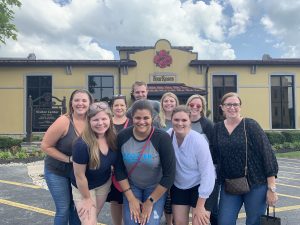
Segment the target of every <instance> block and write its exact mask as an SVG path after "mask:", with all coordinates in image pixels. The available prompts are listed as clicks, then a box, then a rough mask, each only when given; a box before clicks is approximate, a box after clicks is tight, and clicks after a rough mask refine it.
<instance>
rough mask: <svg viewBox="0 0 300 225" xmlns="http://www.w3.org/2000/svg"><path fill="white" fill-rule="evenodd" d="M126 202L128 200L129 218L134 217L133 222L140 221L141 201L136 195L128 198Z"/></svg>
mask: <svg viewBox="0 0 300 225" xmlns="http://www.w3.org/2000/svg"><path fill="white" fill-rule="evenodd" d="M128 202H129V209H130V218H131V220H132V219H134V222H135V223H141V222H140V214H141V204H142V203H141V202H140V201H139V200H138V199H137V198H136V197H133V198H132V199H130V200H128Z"/></svg>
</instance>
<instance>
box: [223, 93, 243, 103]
mask: <svg viewBox="0 0 300 225" xmlns="http://www.w3.org/2000/svg"><path fill="white" fill-rule="evenodd" d="M231 97H236V98H238V99H239V101H240V105H242V100H241V98H240V96H239V95H238V94H237V93H236V92H228V93H226V94H225V95H223V97H222V99H221V105H223V104H224V102H225V101H226V99H227V98H231Z"/></svg>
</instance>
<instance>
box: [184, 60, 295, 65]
mask: <svg viewBox="0 0 300 225" xmlns="http://www.w3.org/2000/svg"><path fill="white" fill-rule="evenodd" d="M189 65H190V66H206V65H209V66H252V65H258V66H260V65H261V66H299V65H300V59H270V60H192V61H191V62H190V63H189Z"/></svg>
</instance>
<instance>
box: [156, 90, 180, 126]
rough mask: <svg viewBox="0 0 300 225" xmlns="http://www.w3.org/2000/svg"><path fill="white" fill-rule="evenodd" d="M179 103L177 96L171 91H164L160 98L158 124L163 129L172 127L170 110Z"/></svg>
mask: <svg viewBox="0 0 300 225" xmlns="http://www.w3.org/2000/svg"><path fill="white" fill-rule="evenodd" d="M178 105H179V101H178V98H177V96H176V95H175V94H174V93H172V92H166V93H165V94H163V96H162V97H161V99H160V112H159V118H160V126H161V128H162V129H163V130H166V131H167V130H169V129H170V128H171V127H172V120H171V117H172V112H173V110H174V109H175V107H176V106H178Z"/></svg>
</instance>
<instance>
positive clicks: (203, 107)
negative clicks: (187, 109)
mask: <svg viewBox="0 0 300 225" xmlns="http://www.w3.org/2000/svg"><path fill="white" fill-rule="evenodd" d="M196 98H199V99H200V100H201V102H202V111H201V112H200V115H201V117H206V100H205V98H204V97H203V96H202V95H192V96H191V97H189V98H188V100H187V102H186V106H189V104H190V102H191V101H192V100H194V99H196Z"/></svg>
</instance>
